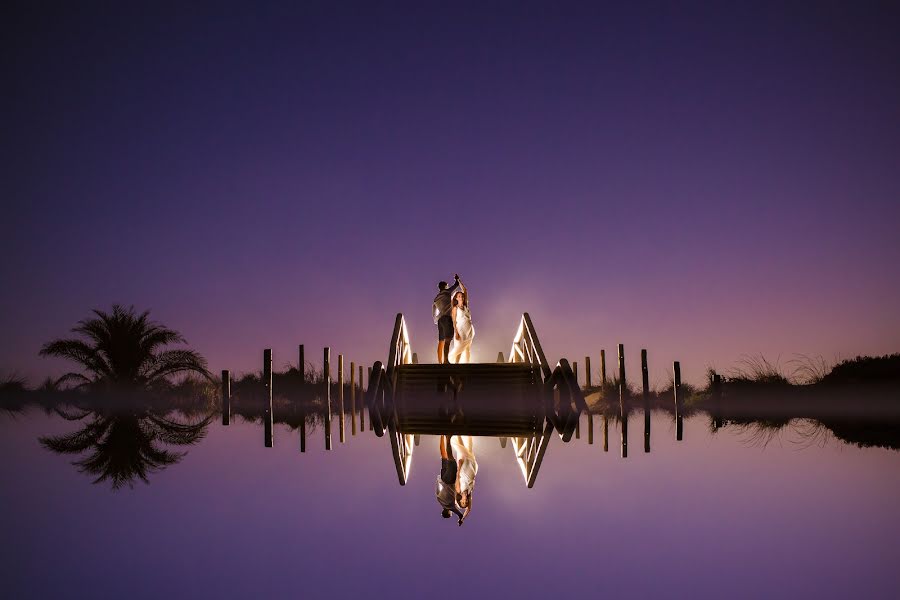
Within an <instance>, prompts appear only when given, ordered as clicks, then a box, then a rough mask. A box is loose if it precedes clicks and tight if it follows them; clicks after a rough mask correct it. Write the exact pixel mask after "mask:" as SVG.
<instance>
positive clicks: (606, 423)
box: [603, 413, 609, 452]
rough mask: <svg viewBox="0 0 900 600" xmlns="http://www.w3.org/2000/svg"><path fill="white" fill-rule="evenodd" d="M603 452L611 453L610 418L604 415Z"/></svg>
mask: <svg viewBox="0 0 900 600" xmlns="http://www.w3.org/2000/svg"><path fill="white" fill-rule="evenodd" d="M603 451H604V452H609V417H607V416H606V413H604V414H603Z"/></svg>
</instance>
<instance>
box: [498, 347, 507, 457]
mask: <svg viewBox="0 0 900 600" xmlns="http://www.w3.org/2000/svg"><path fill="white" fill-rule="evenodd" d="M497 362H498V363H502V362H506V359H504V358H503V353H502V352H498V353H497ZM503 447H504V448H506V445H504V446H503Z"/></svg>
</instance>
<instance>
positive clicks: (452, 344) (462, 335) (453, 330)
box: [432, 275, 475, 363]
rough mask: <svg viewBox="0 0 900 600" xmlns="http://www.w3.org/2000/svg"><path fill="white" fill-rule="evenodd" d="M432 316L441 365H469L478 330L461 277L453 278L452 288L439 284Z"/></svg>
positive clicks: (445, 283)
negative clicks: (473, 320)
mask: <svg viewBox="0 0 900 600" xmlns="http://www.w3.org/2000/svg"><path fill="white" fill-rule="evenodd" d="M432 314H433V316H434V323H435V325H437V328H438V344H437V359H438V362H439V363H450V362H452V363H458V362H464V363H467V362H469V359H470V358H471V352H472V340H473V339H475V327H474V326H473V325H472V314H471V313H470V312H469V292H468V290H467V289H466V286H465V284H463V282H462V281H460V280H459V275H455V276H454V281H453V285H451V286H450V287H447V282H446V281H442V282H440V283H439V284H438V294H437V296H435V297H434V305H433V312H432Z"/></svg>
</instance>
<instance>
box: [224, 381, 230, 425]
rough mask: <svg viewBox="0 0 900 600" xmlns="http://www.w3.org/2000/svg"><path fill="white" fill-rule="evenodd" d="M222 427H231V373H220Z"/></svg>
mask: <svg viewBox="0 0 900 600" xmlns="http://www.w3.org/2000/svg"><path fill="white" fill-rule="evenodd" d="M222 425H231V371H227V370H226V371H222Z"/></svg>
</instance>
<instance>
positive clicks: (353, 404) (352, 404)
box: [350, 361, 356, 435]
mask: <svg viewBox="0 0 900 600" xmlns="http://www.w3.org/2000/svg"><path fill="white" fill-rule="evenodd" d="M350 435H356V363H354V362H352V361H351V362H350Z"/></svg>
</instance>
